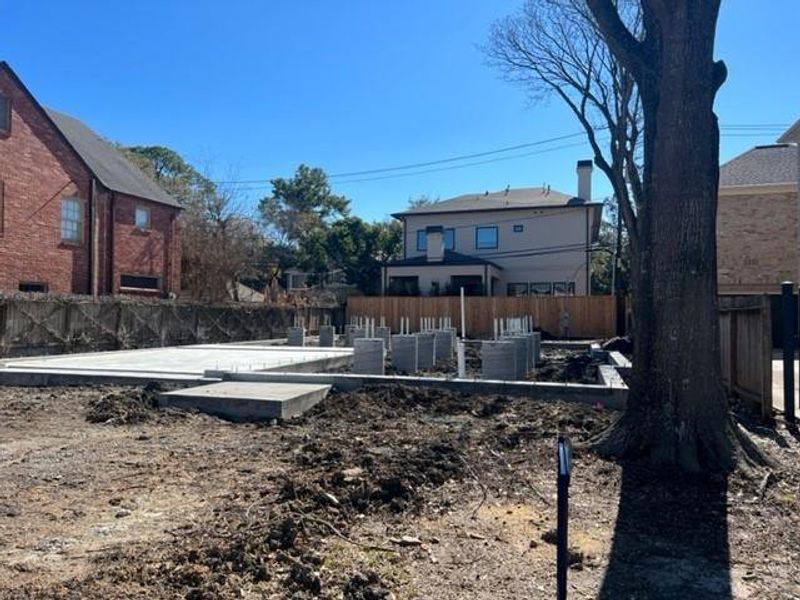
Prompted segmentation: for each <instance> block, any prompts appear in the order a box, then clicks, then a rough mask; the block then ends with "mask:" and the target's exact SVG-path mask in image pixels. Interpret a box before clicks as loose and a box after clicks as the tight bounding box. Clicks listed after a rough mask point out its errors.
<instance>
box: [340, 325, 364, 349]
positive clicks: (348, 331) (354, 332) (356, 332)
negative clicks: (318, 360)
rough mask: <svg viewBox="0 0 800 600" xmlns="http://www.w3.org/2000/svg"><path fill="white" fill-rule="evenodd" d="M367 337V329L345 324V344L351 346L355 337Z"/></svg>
mask: <svg viewBox="0 0 800 600" xmlns="http://www.w3.org/2000/svg"><path fill="white" fill-rule="evenodd" d="M364 337H367V330H366V329H364V328H363V327H356V326H355V325H347V326H346V327H345V330H344V341H345V345H346V346H349V347H351V348H352V347H353V342H354V341H355V340H357V339H360V338H364Z"/></svg>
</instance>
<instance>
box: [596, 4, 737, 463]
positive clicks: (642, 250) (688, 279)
mask: <svg viewBox="0 0 800 600" xmlns="http://www.w3.org/2000/svg"><path fill="white" fill-rule="evenodd" d="M641 1H642V4H643V13H644V15H645V25H646V29H647V31H646V37H645V39H644V40H643V41H635V40H633V38H630V37H629V36H627V35H626V34H625V32H624V31H620V30H619V26H620V23H618V22H616V21H615V18H614V17H615V13H616V8H615V7H614V3H613V2H612V1H611V0H588V4H589V6H590V8H591V9H592V12H593V14H594V15H595V18H596V19H597V22H598V26H599V27H600V29H601V31H602V32H603V35H604V36H605V37H606V39H607V41H608V43H609V46H610V47H611V48H612V51H614V52H615V54H617V55H618V58H619V59H620V61H621V62H623V63H626V64H627V65H628V66H629V68H630V70H631V72H632V73H634V75H635V77H636V80H637V84H638V85H639V89H640V92H641V95H642V102H643V109H644V118H645V131H644V174H643V190H644V202H643V204H642V206H641V208H640V210H639V214H638V218H637V234H638V242H639V243H638V244H637V246H638V247H637V248H636V252H634V255H633V257H632V262H633V264H632V267H633V276H632V285H633V298H634V307H633V308H634V318H635V325H634V335H635V348H634V360H633V369H634V370H633V381H632V386H631V391H630V395H629V397H628V407H627V410H626V412H625V414H624V415H623V417H622V418H621V419H620V420H619V421H618V422H617V423H616V424H615V425H614V426H612V428H611V429H610V430H609V431H608V432H606V434H605V436H604V437H603V438H602V439H601V440H600V441H599V443H598V448H599V449H600V451H601V452H603V453H606V454H610V455H617V456H630V455H634V456H639V457H642V456H644V457H646V458H647V459H648V460H649V461H650V462H651V463H652V464H654V465H656V466H658V467H662V468H663V467H667V468H679V469H681V470H684V471H691V472H699V471H706V470H730V469H731V468H733V466H734V465H735V462H736V448H737V444H736V436H735V430H734V426H733V424H732V422H731V421H730V417H729V411H728V405H727V398H726V394H725V391H724V388H723V385H722V375H721V367H720V358H719V324H718V316H717V278H716V273H717V269H716V233H715V232H716V211H717V192H718V184H719V127H718V123H717V118H716V115H715V114H714V110H713V105H714V98H715V96H716V92H717V89H718V88H719V86H720V85H721V84H722V81H723V80H724V65H722V63H717V62H715V61H714V57H713V50H714V34H715V29H716V21H717V15H718V10H719V1H718V0H703V1H699V2H698V1H692V0H676V1H671V2H663V1H661V0H641ZM609 11H613V13H611V12H609ZM623 27H624V26H623Z"/></svg>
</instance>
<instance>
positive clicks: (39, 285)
mask: <svg viewBox="0 0 800 600" xmlns="http://www.w3.org/2000/svg"><path fill="white" fill-rule="evenodd" d="M19 291H20V292H39V293H40V294H45V293H47V284H46V283H43V282H41V281H20V282H19Z"/></svg>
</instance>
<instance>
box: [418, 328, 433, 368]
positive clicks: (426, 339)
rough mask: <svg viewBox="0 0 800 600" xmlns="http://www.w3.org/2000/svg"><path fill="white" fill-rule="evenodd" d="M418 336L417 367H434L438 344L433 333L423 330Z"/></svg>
mask: <svg viewBox="0 0 800 600" xmlns="http://www.w3.org/2000/svg"><path fill="white" fill-rule="evenodd" d="M414 335H416V336H417V368H418V369H419V370H421V371H425V370H427V369H432V368H433V367H434V364H435V363H436V345H435V338H434V335H433V333H428V332H421V333H416V334H414Z"/></svg>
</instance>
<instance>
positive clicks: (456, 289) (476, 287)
mask: <svg viewBox="0 0 800 600" xmlns="http://www.w3.org/2000/svg"><path fill="white" fill-rule="evenodd" d="M462 287H463V288H464V295H465V296H483V277H481V276H480V275H453V276H452V277H450V289H451V290H452V293H453V294H455V295H458V294H460V293H461V288H462Z"/></svg>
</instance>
